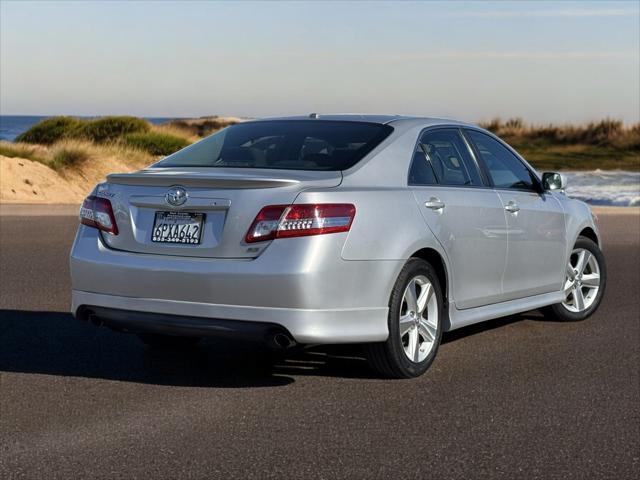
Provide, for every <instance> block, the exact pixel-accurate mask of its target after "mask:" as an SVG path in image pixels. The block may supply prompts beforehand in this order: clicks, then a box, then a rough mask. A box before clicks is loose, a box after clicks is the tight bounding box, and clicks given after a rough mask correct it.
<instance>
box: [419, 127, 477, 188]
mask: <svg viewBox="0 0 640 480" xmlns="http://www.w3.org/2000/svg"><path fill="white" fill-rule="evenodd" d="M409 177H410V178H409V183H412V184H414V185H432V184H434V183H439V184H442V185H460V186H480V185H482V181H481V179H480V174H479V173H478V169H477V167H476V165H475V162H474V161H473V158H472V157H471V154H470V153H469V149H468V148H467V145H466V144H465V142H464V140H463V139H462V137H461V135H460V132H459V131H458V130H457V129H441V130H432V131H427V132H425V133H424V134H422V136H421V137H420V140H419V142H418V146H417V147H416V151H415V152H414V158H413V164H412V166H411V170H410V175H409ZM412 180H413V181H412Z"/></svg>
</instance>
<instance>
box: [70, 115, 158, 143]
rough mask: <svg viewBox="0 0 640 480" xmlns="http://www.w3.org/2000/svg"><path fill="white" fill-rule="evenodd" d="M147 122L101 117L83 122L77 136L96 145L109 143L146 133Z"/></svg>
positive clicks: (133, 118) (128, 118)
mask: <svg viewBox="0 0 640 480" xmlns="http://www.w3.org/2000/svg"><path fill="white" fill-rule="evenodd" d="M150 128H151V126H150V125H149V122H147V121H146V120H143V119H142V118H136V117H125V116H123V117H102V118H96V119H95V120H88V121H85V122H83V125H82V127H81V128H80V129H79V130H78V136H79V137H83V138H86V139H87V140H91V141H92V142H96V143H103V142H110V141H114V140H117V139H119V138H120V137H123V136H125V135H127V134H130V133H140V132H148V131H149V129H150Z"/></svg>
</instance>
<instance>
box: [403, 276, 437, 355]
mask: <svg viewBox="0 0 640 480" xmlns="http://www.w3.org/2000/svg"><path fill="white" fill-rule="evenodd" d="M399 322H400V342H401V344H402V348H403V350H404V353H405V355H406V356H407V358H408V359H409V360H411V361H412V362H414V363H420V362H422V361H423V360H424V359H425V358H427V356H428V355H429V353H430V352H431V350H432V349H433V347H434V345H435V342H436V338H437V334H438V298H437V296H436V295H435V292H434V290H433V285H432V284H431V282H430V281H429V279H428V278H427V277H425V276H424V275H418V276H416V277H414V278H412V279H411V280H410V281H409V284H408V285H407V287H406V288H405V291H404V295H403V297H402V306H401V308H400V318H399Z"/></svg>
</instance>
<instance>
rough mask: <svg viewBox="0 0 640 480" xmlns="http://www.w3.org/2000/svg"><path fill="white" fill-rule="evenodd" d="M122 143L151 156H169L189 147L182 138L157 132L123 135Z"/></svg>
mask: <svg viewBox="0 0 640 480" xmlns="http://www.w3.org/2000/svg"><path fill="white" fill-rule="evenodd" d="M123 142H124V143H125V144H127V145H129V146H131V147H134V148H139V149H140V150H144V151H146V152H149V153H150V154H151V155H171V154H172V153H174V152H177V151H178V150H180V149H182V148H184V147H186V146H187V145H189V142H188V141H187V140H185V139H184V138H180V137H176V136H174V135H169V134H167V133H158V132H144V133H130V134H128V135H125V137H124V138H123Z"/></svg>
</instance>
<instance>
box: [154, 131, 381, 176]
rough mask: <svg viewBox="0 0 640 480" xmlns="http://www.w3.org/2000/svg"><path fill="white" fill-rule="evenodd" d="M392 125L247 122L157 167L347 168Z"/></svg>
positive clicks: (211, 137) (359, 158)
mask: <svg viewBox="0 0 640 480" xmlns="http://www.w3.org/2000/svg"><path fill="white" fill-rule="evenodd" d="M391 131H393V128H392V127H390V126H388V125H382V124H378V123H368V122H344V121H323V120H267V121H258V122H246V123H240V124H236V125H232V126H230V127H227V128H225V129H224V130H221V131H219V132H218V133H215V134H214V135H211V136H210V137H207V138H205V139H204V140H201V141H200V142H198V143H196V144H194V145H191V146H190V147H187V148H185V149H183V150H181V151H179V152H176V153H174V154H173V155H170V156H168V157H167V158H165V159H164V160H161V161H160V162H157V163H156V164H154V165H153V167H226V168H229V167H232V168H273V169H290V170H345V169H347V168H349V167H352V166H353V165H355V164H356V163H357V162H358V161H360V160H361V159H362V158H363V157H364V156H365V155H366V154H367V153H369V152H370V151H371V150H372V149H373V148H375V147H376V146H377V145H378V144H379V143H380V142H382V140H384V139H385V138H386V137H387V136H388V135H389V134H390V133H391Z"/></svg>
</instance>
